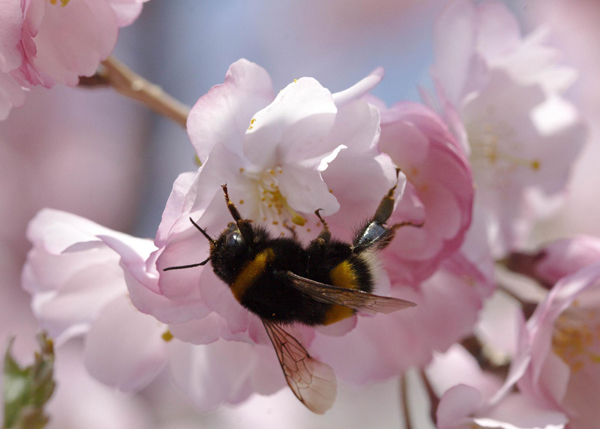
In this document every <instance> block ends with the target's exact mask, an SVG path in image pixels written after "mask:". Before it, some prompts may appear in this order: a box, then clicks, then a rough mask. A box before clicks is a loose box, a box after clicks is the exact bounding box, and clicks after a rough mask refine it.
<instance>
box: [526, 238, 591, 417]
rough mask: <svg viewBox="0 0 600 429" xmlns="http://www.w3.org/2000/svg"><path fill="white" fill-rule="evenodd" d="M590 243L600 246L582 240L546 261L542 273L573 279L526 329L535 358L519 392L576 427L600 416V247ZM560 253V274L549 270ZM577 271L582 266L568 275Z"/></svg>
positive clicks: (553, 249) (565, 244)
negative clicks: (598, 399)
mask: <svg viewBox="0 0 600 429" xmlns="http://www.w3.org/2000/svg"><path fill="white" fill-rule="evenodd" d="M596 241H597V240H596ZM590 243H592V244H597V243H595V242H594V240H591V239H588V240H586V239H581V238H579V239H574V240H572V242H569V241H566V240H565V241H561V242H558V243H557V244H554V245H550V246H549V247H548V249H549V251H548V253H547V255H548V256H547V257H548V259H547V260H544V259H542V261H543V262H541V263H540V266H541V270H540V271H541V272H542V273H544V272H546V273H547V274H549V275H548V276H547V278H548V279H550V278H552V277H553V276H557V275H558V273H559V272H560V270H561V269H564V270H565V271H564V272H565V273H566V274H568V275H566V276H565V277H563V278H562V279H561V280H560V281H558V283H556V285H555V286H554V287H553V288H552V290H551V291H550V293H549V294H548V295H547V297H546V299H545V300H544V301H543V302H542V303H540V304H539V306H538V308H537V309H536V311H535V313H534V314H533V316H532V317H531V318H530V319H529V321H528V323H527V326H526V328H525V327H524V328H523V329H522V331H523V335H527V336H528V337H529V347H530V348H531V350H532V360H531V364H530V366H529V368H528V370H527V373H526V374H525V376H524V377H523V378H522V379H521V380H520V381H519V384H518V386H519V389H520V390H521V391H523V392H527V393H530V394H535V395H537V396H539V397H541V398H543V400H544V402H545V404H546V405H547V406H553V407H557V408H560V409H562V410H563V411H564V412H565V413H566V414H567V415H568V416H569V419H570V424H571V426H572V427H573V428H587V427H593V426H594V425H595V424H596V422H597V421H598V418H599V415H598V407H597V406H596V404H595V403H594V401H593V400H591V398H593V397H594V395H595V393H594V392H596V390H597V388H598V382H599V381H600V380H599V379H598V362H599V361H600V358H599V356H600V348H599V344H600V343H599V341H598V329H600V321H599V320H598V302H599V301H598V285H599V284H600V264H599V259H598V252H597V247H595V246H594V245H592V246H588V244H590ZM571 249H576V250H575V252H570V250H571ZM558 252H563V255H565V260H564V261H562V263H561V264H559V265H558V266H557V267H556V268H557V270H554V269H552V270H549V269H548V266H547V263H548V261H552V260H555V261H556V260H558V258H557V256H558V254H559V253H558ZM594 259H595V261H594V263H591V261H592V260H594ZM578 267H582V268H580V269H578V270H577V271H572V272H571V274H569V273H568V272H567V271H569V270H570V269H572V270H575V269H577V268H578ZM553 268H554V267H553ZM520 352H521V353H522V351H520Z"/></svg>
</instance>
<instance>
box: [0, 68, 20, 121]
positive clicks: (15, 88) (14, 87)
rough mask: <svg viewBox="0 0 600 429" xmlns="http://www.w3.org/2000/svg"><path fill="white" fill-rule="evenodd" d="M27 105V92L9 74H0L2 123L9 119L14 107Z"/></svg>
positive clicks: (0, 112) (0, 116) (0, 113)
mask: <svg viewBox="0 0 600 429" xmlns="http://www.w3.org/2000/svg"><path fill="white" fill-rule="evenodd" d="M24 103H25V91H24V90H23V88H21V85H19V84H18V83H17V82H16V81H15V79H13V77H12V76H11V75H10V74H8V73H2V72H0V121H2V120H4V119H6V118H8V114H9V113H10V111H11V110H12V108H13V107H21V106H22V105H23V104H24Z"/></svg>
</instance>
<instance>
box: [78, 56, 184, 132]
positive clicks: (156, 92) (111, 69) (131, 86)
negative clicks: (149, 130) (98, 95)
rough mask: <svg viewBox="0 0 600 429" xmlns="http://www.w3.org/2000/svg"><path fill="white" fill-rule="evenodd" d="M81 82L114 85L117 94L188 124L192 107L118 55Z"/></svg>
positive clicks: (102, 85)
mask: <svg viewBox="0 0 600 429" xmlns="http://www.w3.org/2000/svg"><path fill="white" fill-rule="evenodd" d="M79 85H80V86H83V87H88V88H95V87H106V86H110V87H112V88H114V89H115V90H116V91H117V92H118V93H120V94H123V95H124V96H126V97H129V98H132V99H134V100H137V101H139V102H140V103H142V104H144V105H146V106H148V107H149V108H150V109H152V110H153V111H154V112H156V113H158V114H159V115H163V116H165V117H167V118H169V119H171V120H173V121H175V122H176V123H178V124H179V125H181V126H182V127H184V128H185V127H186V123H187V117H188V114H189V113H190V108H189V107H188V106H186V105H185V104H183V103H181V102H180V101H179V100H176V99H175V98H173V97H171V96H170V95H169V94H167V93H166V92H164V91H163V90H162V88H161V87H160V86H158V85H155V84H153V83H152V82H149V81H147V80H146V79H144V78H143V77H141V76H140V75H138V74H137V73H135V72H134V71H133V70H131V69H130V68H129V67H127V66H126V65H125V64H123V63H122V62H121V61H119V60H118V59H116V58H115V57H109V58H108V59H107V60H106V61H103V62H102V67H101V69H100V70H99V71H98V72H97V73H96V74H95V75H93V76H91V77H84V76H82V77H80V78H79Z"/></svg>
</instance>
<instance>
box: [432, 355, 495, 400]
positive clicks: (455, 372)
mask: <svg viewBox="0 0 600 429" xmlns="http://www.w3.org/2000/svg"><path fill="white" fill-rule="evenodd" d="M427 377H428V378H429V380H430V381H431V383H432V384H433V386H435V389H436V393H438V395H439V396H441V395H443V394H444V393H445V392H446V391H448V390H450V389H451V388H452V387H454V386H456V385H459V384H465V385H468V386H470V387H473V388H475V389H477V390H478V391H479V393H480V394H481V396H482V398H486V399H487V398H491V397H492V395H493V394H494V393H495V392H496V391H497V390H498V389H499V388H500V386H501V380H500V379H499V378H498V377H496V376H494V375H492V374H488V373H484V372H483V371H482V370H481V368H480V367H479V364H478V363H477V361H476V359H475V358H474V357H473V356H472V355H471V354H470V353H469V352H468V351H467V350H465V349H464V348H463V347H462V346H460V345H458V344H454V345H452V346H451V347H450V348H449V349H448V351H447V352H446V353H444V354H440V355H438V354H436V355H435V356H434V359H433V361H432V362H431V364H429V366H428V367H427Z"/></svg>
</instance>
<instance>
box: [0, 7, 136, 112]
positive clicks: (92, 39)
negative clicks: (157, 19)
mask: <svg viewBox="0 0 600 429" xmlns="http://www.w3.org/2000/svg"><path fill="white" fill-rule="evenodd" d="M145 1H147V0H78V1H70V0H60V1H58V0H22V1H16V0H11V1H6V2H3V4H2V10H1V12H0V20H1V22H2V29H1V30H0V120H2V119H6V117H7V116H8V114H9V113H10V110H11V109H12V108H13V107H20V106H22V105H23V103H24V102H25V94H26V91H27V90H28V89H29V88H31V87H32V86H36V85H41V86H44V87H46V88H51V87H53V86H54V85H56V84H57V83H58V84H63V85H68V86H75V85H77V84H78V83H79V76H91V75H93V74H94V73H96V70H97V69H98V64H99V63H100V61H102V60H105V59H106V58H108V56H109V55H110V54H111V52H112V51H113V49H114V47H115V44H116V43H117V35H118V30H119V27H123V26H126V25H129V24H131V23H132V22H133V21H135V19H136V18H137V17H138V15H139V14H140V12H141V11H142V3H144V2H145Z"/></svg>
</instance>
